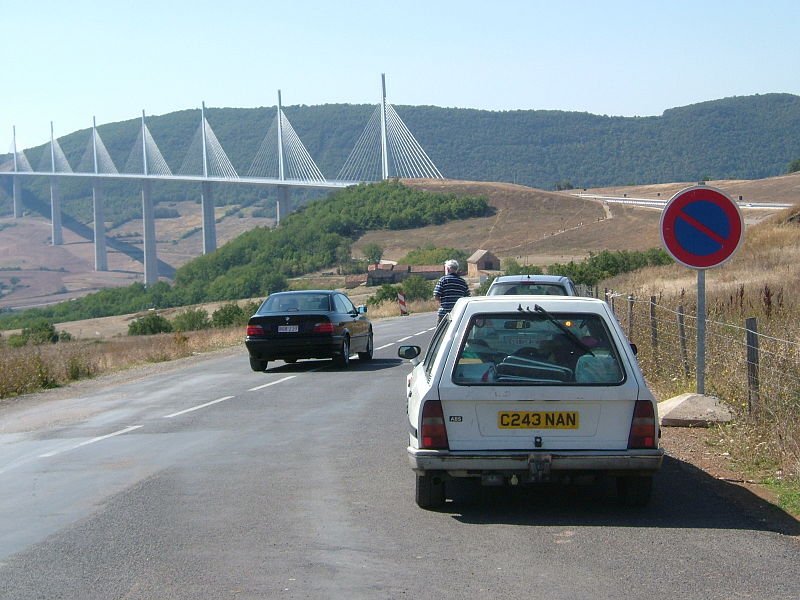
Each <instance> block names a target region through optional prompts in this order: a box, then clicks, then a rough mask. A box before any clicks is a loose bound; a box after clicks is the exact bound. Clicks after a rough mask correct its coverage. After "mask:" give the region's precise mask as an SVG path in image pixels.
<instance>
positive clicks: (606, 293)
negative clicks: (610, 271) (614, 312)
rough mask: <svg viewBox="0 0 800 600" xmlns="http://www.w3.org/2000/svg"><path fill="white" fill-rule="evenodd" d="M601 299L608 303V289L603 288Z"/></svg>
mask: <svg viewBox="0 0 800 600" xmlns="http://www.w3.org/2000/svg"><path fill="white" fill-rule="evenodd" d="M603 299H604V300H605V301H606V303H608V288H603Z"/></svg>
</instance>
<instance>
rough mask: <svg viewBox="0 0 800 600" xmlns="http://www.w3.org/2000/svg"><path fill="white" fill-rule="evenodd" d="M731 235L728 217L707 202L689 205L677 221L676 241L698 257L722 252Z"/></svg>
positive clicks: (718, 207)
mask: <svg viewBox="0 0 800 600" xmlns="http://www.w3.org/2000/svg"><path fill="white" fill-rule="evenodd" d="M730 233H731V223H730V221H729V220H728V215H727V214H726V213H725V211H724V210H722V208H720V206H719V205H717V204H714V203H713V202H708V201H706V200H698V201H697V202H693V203H692V204H687V205H686V206H684V207H683V211H682V212H681V214H679V215H678V216H677V218H676V219H675V239H676V240H677V241H678V243H679V244H680V245H681V247H682V248H684V249H685V250H686V251H687V252H691V253H692V254H694V255H696V256H708V255H710V254H714V253H715V252H719V251H720V250H722V248H723V247H724V246H725V240H727V239H728V238H729V237H730Z"/></svg>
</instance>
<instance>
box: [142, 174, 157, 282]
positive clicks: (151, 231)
mask: <svg viewBox="0 0 800 600" xmlns="http://www.w3.org/2000/svg"><path fill="white" fill-rule="evenodd" d="M142 228H143V244H142V245H143V247H144V284H145V285H151V284H154V283H156V282H157V281H158V258H157V257H156V222H155V217H154V215H153V199H152V197H151V195H150V182H149V181H147V180H142Z"/></svg>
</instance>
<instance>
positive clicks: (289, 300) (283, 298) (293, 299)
mask: <svg viewBox="0 0 800 600" xmlns="http://www.w3.org/2000/svg"><path fill="white" fill-rule="evenodd" d="M317 310H322V311H329V310H330V295H328V294H313V293H309V294H273V295H272V296H270V297H269V298H267V299H266V300H265V301H264V303H263V304H262V305H261V307H260V308H259V309H258V314H260V315H263V314H264V313H270V312H294V311H302V312H307V311H317Z"/></svg>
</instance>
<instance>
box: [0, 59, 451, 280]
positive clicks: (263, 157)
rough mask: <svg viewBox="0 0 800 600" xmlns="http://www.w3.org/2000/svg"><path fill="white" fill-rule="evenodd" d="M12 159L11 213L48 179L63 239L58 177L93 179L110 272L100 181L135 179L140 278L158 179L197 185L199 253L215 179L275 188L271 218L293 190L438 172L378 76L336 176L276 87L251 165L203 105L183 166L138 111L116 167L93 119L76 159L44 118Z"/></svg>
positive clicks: (151, 257) (149, 249) (208, 247)
mask: <svg viewBox="0 0 800 600" xmlns="http://www.w3.org/2000/svg"><path fill="white" fill-rule="evenodd" d="M12 133H13V136H12V148H11V159H10V160H8V161H7V162H5V163H3V164H0V177H2V176H5V177H11V178H12V180H13V181H12V196H13V206H14V208H13V212H14V217H15V218H20V217H22V182H23V180H25V179H26V178H30V177H45V178H48V179H49V182H50V209H51V225H52V235H51V240H52V244H53V245H61V244H62V243H63V235H62V213H61V194H60V191H59V183H60V182H61V181H64V180H66V179H68V178H86V179H89V180H90V181H91V185H92V204H93V222H94V255H95V270H97V271H106V270H108V261H107V252H106V234H105V224H104V223H105V221H104V207H103V194H102V187H103V181H108V180H134V181H138V182H140V183H141V190H142V192H141V196H142V223H143V250H144V283H145V284H151V283H155V282H156V281H158V259H157V256H156V242H155V239H156V237H155V217H154V203H153V200H152V194H151V185H152V183H153V182H157V181H184V182H198V183H200V187H201V193H200V197H201V202H200V205H201V211H202V234H203V253H204V254H206V253H209V252H212V251H214V250H215V249H216V246H217V241H216V229H215V221H214V200H213V189H214V187H213V186H215V185H219V184H249V185H256V186H268V187H276V188H277V190H278V202H277V218H278V221H279V220H280V215H281V209H282V208H284V207H286V206H288V198H289V193H290V190H291V189H292V188H309V189H341V188H345V187H348V186H351V185H356V184H358V183H364V182H371V181H378V180H382V179H388V178H390V177H401V178H412V179H415V178H436V179H441V178H442V174H441V173H440V172H439V170H438V169H437V168H436V165H435V164H434V163H433V161H432V160H431V159H430V158H429V157H428V155H427V154H426V153H425V150H424V149H423V148H422V146H421V145H420V144H419V143H418V142H417V140H416V138H414V136H413V134H412V133H411V131H409V129H408V127H406V125H405V123H403V121H402V119H401V118H400V116H399V115H398V114H397V112H396V111H395V109H394V107H393V106H392V105H391V104H389V103H388V102H387V101H386V80H385V76H383V75H382V76H381V102H380V103H379V104H378V105H377V106H376V108H375V110H374V111H373V113H372V116H371V117H370V119H369V121H368V122H367V124H366V126H365V128H364V130H363V132H362V133H361V135H360V136H359V138H358V139H357V141H356V144H355V146H354V148H353V150H352V151H351V152H350V154H349V156H348V158H347V160H346V161H345V163H344V165H343V166H342V168H341V169H340V170H339V173H338V174H337V176H336V179H332V180H330V179H326V178H325V177H324V176H323V175H322V172H321V171H320V169H319V168H318V167H317V165H316V164H315V162H314V160H313V158H312V157H311V155H310V154H309V153H308V151H307V150H306V148H305V146H304V145H303V142H302V141H301V139H300V137H299V136H298V135H297V133H296V132H295V130H294V127H292V124H291V123H290V122H289V119H288V118H287V117H286V114H285V113H284V112H283V108H282V105H281V93H280V90H279V91H278V105H277V112H276V115H275V117H274V119H273V120H272V123H271V125H270V127H269V128H268V130H267V132H266V135H265V136H264V138H263V141H262V142H261V145H260V147H259V149H258V151H257V152H256V155H255V157H254V158H253V160H252V162H251V164H250V166H249V168H248V169H247V171H246V172H245V173H242V174H240V173H239V172H237V170H236V169H235V168H234V166H233V164H232V163H231V161H230V160H229V159H228V156H227V154H226V153H225V150H224V149H223V147H222V144H220V142H219V140H218V139H217V136H216V135H215V134H214V130H213V129H212V128H211V125H210V124H209V122H208V120H207V119H206V115H205V103H203V104H202V105H201V111H200V124H199V125H198V127H197V130H196V131H195V134H194V137H193V139H192V141H191V143H190V144H189V149H188V150H187V152H186V156H185V158H184V160H183V162H182V163H181V165H180V166H179V167H178V168H177V169H176V170H175V171H173V170H172V168H171V167H170V166H169V165H168V164H167V161H166V160H165V159H164V157H163V155H162V154H161V151H160V150H159V148H158V144H157V143H156V141H155V139H154V138H153V136H152V135H151V133H150V130H149V128H148V126H147V120H146V116H145V113H144V111H142V118H141V127H140V129H139V133H138V137H137V139H136V141H135V142H134V144H133V147H132V149H131V151H130V154H129V155H128V158H127V160H126V161H125V164H124V165H122V166H121V167H117V165H116V164H115V163H114V161H113V160H112V158H111V155H110V154H109V152H108V150H107V148H106V146H105V144H104V143H103V140H102V138H101V137H100V135H99V134H98V131H97V124H96V122H94V121H93V124H92V129H91V135H90V139H89V140H87V144H86V149H85V151H84V153H83V156H82V158H81V160H80V161H79V163H78V164H77V165H75V167H74V168H73V166H72V165H71V164H70V162H69V160H68V159H67V157H66V155H65V153H64V151H63V150H62V148H61V146H60V144H59V142H58V140H57V139H56V138H55V136H54V133H53V124H52V123H51V124H50V142H49V144H48V148H47V150H46V151H45V152H44V153H43V154H42V159H41V161H40V163H39V164H38V165H37V166H36V168H35V169H34V168H33V167H32V166H31V164H30V162H29V161H28V159H27V157H26V155H25V152H24V151H23V150H18V149H17V145H16V129H14V131H13V132H12Z"/></svg>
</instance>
